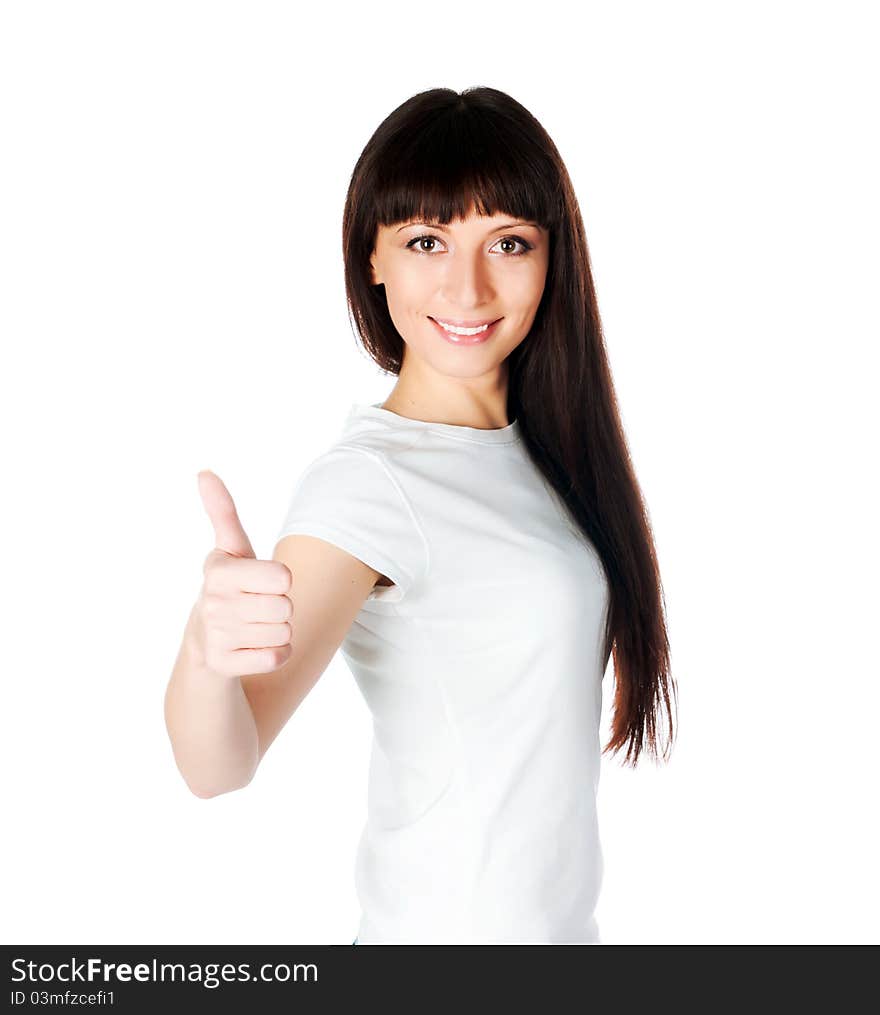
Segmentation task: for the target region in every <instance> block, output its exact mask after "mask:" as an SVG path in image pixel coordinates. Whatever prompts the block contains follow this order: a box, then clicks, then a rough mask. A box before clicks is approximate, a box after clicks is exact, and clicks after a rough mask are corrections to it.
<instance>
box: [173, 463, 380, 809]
mask: <svg viewBox="0 0 880 1015" xmlns="http://www.w3.org/2000/svg"><path fill="white" fill-rule="evenodd" d="M203 476H204V477H205V478H204V479H203V480H202V485H201V493H202V498H203V500H204V502H205V506H206V508H207V510H208V513H209V515H210V516H211V520H212V523H213V524H214V529H215V536H216V546H215V548H214V549H213V550H212V551H211V552H210V553H209V554H208V556H207V558H206V560H205V567H204V571H205V581H204V585H203V588H202V592H201V594H200V596H199V598H198V600H197V601H196V604H195V606H194V607H193V609H192V611H191V612H190V616H189V620H188V621H187V624H186V628H185V630H184V635H183V640H182V642H181V646H180V651H179V652H178V655H177V660H176V662H175V664H174V668H173V671H172V674H171V679H170V680H169V682H168V687H167V689H166V692H165V725H166V727H167V730H168V735H169V737H170V739H171V745H172V750H173V752H174V759H175V762H176V764H177V767H178V769H179V770H180V773H181V775H182V776H183V778H184V780H185V781H186V784H187V785H188V786H189V788H190V789H191V790H192V792H193V793H194V794H195V795H196V796H198V797H213V796H217V795H219V794H221V793H228V792H231V791H233V790H236V789H241V788H242V787H244V786H246V785H247V784H248V783H249V782H250V781H251V779H252V778H253V777H254V773H255V772H256V770H257V767H258V765H259V763H260V761H261V760H262V758H263V756H264V754H265V753H266V751H267V749H268V747H269V745H270V744H271V743H272V741H273V740H274V739H275V738H276V737H277V736H278V734H279V732H280V731H281V729H282V728H283V726H284V725H285V723H286V722H287V720H288V719H289V718H290V716H291V715H292V714H293V713H294V712H295V711H296V709H297V708H298V707H299V705H300V703H301V702H302V700H303V699H304V698H305V696H306V695H307V694H308V693H309V691H310V690H311V688H312V687H313V686H314V685H315V684H316V683H317V681H318V679H319V678H320V676H321V674H322V673H323V672H324V670H325V669H326V667H327V664H328V663H329V662H330V660H331V659H332V658H333V655H334V654H335V652H336V650H337V649H338V648H339V646H340V645H341V643H342V641H343V639H344V638H345V635H346V632H347V631H348V629H349V627H350V626H351V624H352V622H353V621H354V618H355V617H356V616H357V614H358V612H359V610H360V609H361V606H362V604H363V602H364V600H365V599H366V597H367V596H368V595H369V593H370V590H371V589H372V587H373V586H374V585H375V584H376V580H377V579H378V578H380V577H381V575H380V573H379V572H377V571H375V570H373V568H371V567H370V566H368V565H367V564H366V563H364V562H363V561H361V560H359V559H358V558H357V557H353V556H352V555H350V554H349V553H346V552H345V551H344V550H341V549H340V548H339V547H337V546H335V545H334V544H332V543H329V542H325V541H324V540H322V539H317V538H315V537H312V536H305V535H290V536H286V537H285V538H283V539H281V540H280V541H279V543H278V545H277V546H276V548H275V553H274V555H273V559H272V560H271V561H266V560H257V559H256V558H255V555H254V552H253V549H252V548H251V545H250V542H249V540H248V538H247V535H246V534H245V532H244V530H243V529H242V528H241V524H240V522H239V520H238V516H237V514H236V512H235V507H234V505H233V502H232V498H231V497H230V496H229V492H228V491H227V490H226V487H225V486H224V485H223V483H222V481H221V480H220V479H219V477H217V476H215V475H214V474H213V473H201V474H200V479H201V478H202V477H203Z"/></svg>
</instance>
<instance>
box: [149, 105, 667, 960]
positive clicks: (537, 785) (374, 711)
mask: <svg viewBox="0 0 880 1015" xmlns="http://www.w3.org/2000/svg"><path fill="white" fill-rule="evenodd" d="M511 152H516V153H517V157H516V158H511V156H510V153H511ZM342 239H343V255H344V265H345V285H346V295H347V298H348V303H349V307H350V309H351V312H352V318H353V320H354V323H355V325H356V328H357V331H358V335H359V337H360V339H361V341H362V342H363V345H364V347H365V348H366V350H367V351H368V353H369V354H370V355H371V356H372V358H373V360H374V361H375V362H376V364H377V365H378V366H379V367H380V368H381V369H383V370H385V371H386V372H387V373H389V374H391V375H394V376H395V378H396V381H395V384H394V387H393V389H392V390H391V392H390V393H389V395H388V397H387V398H386V399H385V402H384V404H378V403H369V404H364V403H356V404H354V405H353V406H352V408H351V411H350V413H349V416H348V418H347V419H346V420H345V423H344V425H343V427H342V429H341V432H340V433H339V435H338V436H337V438H336V439H335V440H334V441H333V442H332V443H331V445H330V447H329V448H328V449H327V450H326V451H325V452H324V453H323V454H321V455H319V457H318V458H317V459H315V460H314V461H312V462H311V463H309V464H308V465H307V467H306V468H305V469H304V470H303V471H302V472H301V473H300V476H299V478H298V480H297V481H296V483H295V484H294V487H293V491H292V494H291V496H290V500H289V504H288V508H287V512H286V515H285V516H284V519H283V523H282V525H281V528H280V530H279V532H278V536H277V542H276V548H275V554H274V559H273V561H255V560H252V559H251V558H252V557H253V550H252V549H251V547H250V543H249V542H248V541H247V539H246V536H245V535H244V533H243V531H241V530H240V526H239V525H238V523H237V520H236V517H235V512H234V507H233V506H232V503H231V499H229V498H228V494H226V495H225V496H222V497H221V496H220V494H221V493H222V491H220V490H219V488H216V489H215V491H214V498H213V500H214V514H215V516H216V518H217V523H216V524H217V528H218V531H219V533H220V535H219V536H218V540H220V539H221V538H222V537H223V536H224V533H226V537H225V542H221V541H218V547H220V546H224V545H225V546H227V547H228V550H227V551H223V550H221V549H217V550H216V551H215V553H214V555H213V556H212V561H211V566H210V567H209V569H208V577H207V578H206V584H210V585H211V586H212V587H211V589H209V592H211V594H210V595H209V596H208V597H207V600H206V602H207V605H208V606H209V607H210V608H209V609H207V610H205V609H204V608H203V609H202V614H203V615H204V620H205V622H206V624H207V629H208V630H210V631H212V632H213V634H212V639H209V640H212V646H209V648H211V651H210V652H209V653H208V655H209V656H210V657H212V658H213V659H216V660H218V661H219V663H221V664H222V665H223V672H224V673H226V674H227V675H230V674H231V677H232V679H231V680H228V681H227V682H225V683H224V682H222V681H220V680H219V677H218V676H214V675H211V674H210V673H205V672H204V667H202V669H201V670H200V669H199V663H198V662H195V663H193V662H192V661H191V660H192V659H193V658H196V659H201V658H204V657H205V651H204V649H205V637H204V636H202V635H201V634H198V635H197V637H196V642H195V644H196V649H195V650H194V651H193V652H192V653H183V655H182V657H181V659H182V661H181V663H180V666H179V672H178V674H177V678H176V680H175V689H174V693H173V694H171V696H170V698H169V706H168V712H169V716H170V720H171V721H170V726H171V727H172V729H173V734H172V735H173V736H174V737H175V740H176V743H177V745H178V749H179V751H180V753H181V757H182V758H183V763H184V767H186V768H187V770H188V771H190V772H191V773H194V775H193V779H194V784H195V783H197V785H198V788H200V789H201V790H202V792H203V794H204V795H216V793H217V792H224V791H228V790H229V788H231V787H236V788H238V787H241V786H244V785H246V784H247V783H248V782H249V781H250V779H252V778H253V775H254V771H255V770H256V768H257V766H258V765H259V763H260V761H261V759H262V757H263V755H264V754H265V751H266V749H267V748H268V746H269V744H270V743H271V742H272V741H273V739H274V738H275V737H276V736H277V735H278V733H279V731H280V730H281V728H282V727H283V725H284V724H285V722H286V721H287V720H288V719H289V717H290V715H291V714H292V713H293V712H294V711H295V710H296V708H297V707H298V706H299V704H300V703H301V701H302V700H303V698H304V697H305V695H306V694H308V693H309V689H310V688H311V687H312V686H314V684H315V682H316V681H317V680H318V679H319V677H320V676H321V673H322V672H323V671H324V669H325V668H326V666H327V664H328V662H329V660H330V659H331V658H332V657H333V654H334V653H335V651H336V650H337V648H338V649H339V650H340V651H341V653H342V655H343V657H344V659H345V662H346V663H347V665H348V667H349V669H350V671H351V673H352V675H353V677H354V679H355V681H356V683H357V685H358V688H359V690H360V691H361V693H362V695H363V697H364V700H365V702H366V704H367V706H368V708H369V711H370V713H371V717H372V728H373V741H372V746H371V752H370V761H369V791H368V794H367V805H368V808H367V809H368V815H367V821H366V824H365V825H364V828H363V832H362V835H361V838H360V841H359V842H358V846H357V856H356V862H355V885H356V890H357V894H358V899H359V901H360V903H361V909H362V912H361V922H360V926H359V928H358V933H357V936H356V938H355V941H354V943H355V944H359V945H363V944H368V945H369V944H389V943H404V944H419V943H424V944H427V943H437V944H444V943H445V944H454V943H461V944H499V943H520V944H527V943H532V944H594V943H598V941H599V929H598V924H597V921H596V916H595V909H596V904H597V901H598V896H599V889H600V884H601V878H602V869H603V862H602V850H601V846H600V841H599V834H598V819H597V806H596V793H597V788H598V780H599V772H600V767H601V765H600V763H601V760H602V759H601V754H602V748H601V739H600V735H599V730H600V716H601V712H602V699H603V693H602V691H603V678H604V674H605V670H606V667H607V664H608V661H609V659H610V658H611V657H612V656H613V658H614V676H615V695H614V709H613V729H612V732H611V737H610V739H609V742H608V743H607V744H606V746H605V751H606V752H615V751H619V750H621V749H622V748H624V747H625V748H626V749H627V750H626V757H625V762H628V763H632V764H635V763H636V761H637V760H638V758H639V756H640V753H641V752H642V751H643V750H648V751H649V752H650V753H652V754H654V755H655V756H656V755H658V753H659V751H658V745H659V741H660V738H659V737H658V736H657V733H658V716H660V714H661V713H662V710H663V709H664V708H665V710H666V714H667V716H668V718H669V724H670V736H671V731H672V710H671V701H670V694H669V692H670V687H671V688H672V690H673V691H674V682H672V680H671V676H670V675H669V673H668V665H669V645H668V641H667V637H666V628H665V619H664V615H663V608H662V607H663V604H662V588H661V585H660V578H659V572H658V568H657V558H656V553H655V552H654V546H653V540H652V536H651V531H650V527H649V524H648V520H647V513H646V509H645V506H644V504H643V502H642V498H641V493H640V490H639V486H638V483H637V481H636V478H635V475H634V473H633V470H632V464H631V460H630V457H629V453H628V449H627V445H626V441H625V438H624V434H623V428H622V425H621V420H620V416H619V413H618V409H617V400H616V397H615V392H614V388H613V384H612V381H611V374H610V370H609V366H608V360H607V355H606V350H605V345H604V339H603V335H602V329H601V324H600V321H599V315H598V310H597V300H596V294H595V291H594V287H593V282H592V276H591V271H590V264H589V257H588V252H587V246H586V239H585V237H584V230H583V222H582V219H581V215H580V211H579V209H578V206H577V201H576V199H575V196H574V192H573V189H572V186H571V181H570V179H569V176H568V173H567V171H566V169H565V166H564V165H563V162H562V159H561V158H560V156H559V153H558V152H557V150H556V148H555V146H554V144H553V142H552V140H551V139H550V138H549V136H548V135H547V133H546V131H544V129H543V128H542V127H541V125H540V124H539V123H538V121H537V120H536V119H535V118H534V117H533V116H532V115H531V114H530V113H529V112H528V111H527V110H526V109H525V108H524V107H523V106H522V105H520V104H519V103H518V102H517V101H516V100H514V99H513V98H511V97H510V96H509V95H506V94H505V93H503V92H500V91H498V90H496V89H492V88H473V89H468V90H466V91H464V92H462V93H458V92H455V91H452V90H451V89H446V88H438V89H432V90H430V91H427V92H422V93H420V94H418V95H415V96H413V97H412V98H411V99H409V100H407V101H406V102H404V103H403V104H402V105H401V106H400V107H399V108H398V109H396V110H394V111H393V112H392V113H391V114H390V115H389V116H388V117H387V118H386V120H385V121H384V122H383V123H382V124H380V126H379V128H378V129H377V130H376V132H375V133H374V135H373V136H372V138H371V139H370V140H369V142H368V143H367V145H366V147H365V148H364V150H363V152H362V154H361V156H360V158H359V159H358V162H357V165H356V166H355V168H354V172H353V174H352V178H351V182H350V186H349V190H348V194H347V197H346V203H345V209H344V212H343V237H342ZM207 492H208V494H209V495H210V493H211V491H210V489H209V490H208V491H207ZM210 499H211V498H210V496H209V500H210ZM212 517H213V516H212ZM209 579H210V582H209ZM243 582H247V583H248V584H247V587H248V588H251V589H253V591H254V592H257V591H261V592H263V593H264V594H263V595H252V594H251V593H250V592H248V593H245V595H242V593H241V589H243V588H245V585H244V584H242V583H243ZM202 614H200V616H201V615H202ZM260 617H262V618H263V621H262V622H259V623H257V622H254V621H255V620H256V619H258V618H260ZM218 618H219V619H218ZM202 627H204V625H202ZM202 627H199V626H198V625H196V630H197V631H198V632H201V630H202ZM257 646H260V648H257ZM242 650H243V651H244V654H245V655H243V653H242ZM261 652H262V654H260V653H261ZM255 653H257V654H256V655H255ZM267 656H268V660H267ZM245 657H246V658H247V659H250V660H251V661H252V663H254V664H255V663H256V662H257V661H259V662H260V664H261V666H262V669H258V668H257V667H256V666H255V668H254V670H253V672H249V673H245V674H244V675H243V676H240V677H239V676H238V673H239V672H240V671H239V670H238V667H241V666H242V665H244V664H243V663H242V661H241V660H242V658H245ZM194 673H195V674H196V676H195V677H193V674H194ZM199 673H201V676H199ZM218 688H219V690H218ZM248 709H250V711H248ZM664 756H665V754H664Z"/></svg>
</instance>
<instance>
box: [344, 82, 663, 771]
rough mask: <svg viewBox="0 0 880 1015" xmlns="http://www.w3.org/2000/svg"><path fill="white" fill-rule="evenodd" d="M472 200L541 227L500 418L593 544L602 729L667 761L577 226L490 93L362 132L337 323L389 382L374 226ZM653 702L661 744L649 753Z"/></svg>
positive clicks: (645, 555)
mask: <svg viewBox="0 0 880 1015" xmlns="http://www.w3.org/2000/svg"><path fill="white" fill-rule="evenodd" d="M472 208H476V209H477V212H478V214H480V215H495V214H501V213H504V214H507V215H510V216H511V217H512V218H522V219H527V220H530V221H534V222H538V223H539V224H540V225H542V226H543V227H544V228H545V229H547V230H548V231H549V236H550V261H549V265H548V270H547V279H546V283H545V287H544V292H543V294H542V297H541V302H540V305H539V307H538V311H537V313H536V315H535V319H534V321H533V324H532V327H531V330H530V331H529V334H528V336H527V337H526V338H525V339H524V340H523V341H522V342H521V343H520V345H519V346H517V348H516V349H515V350H514V351H513V352H512V353H511V354H510V356H509V357H508V366H509V377H508V404H507V411H508V418H509V419H516V420H518V422H519V427H520V431H521V433H522V438H523V441H524V444H525V447H526V450H527V452H528V454H529V456H530V457H531V459H532V461H533V462H534V463H535V465H536V467H537V468H538V469H539V470H540V471H541V473H542V474H543V475H544V476H545V477H546V479H547V481H548V482H549V483H550V484H551V485H552V487H553V488H554V489H555V490H556V491H557V493H558V494H559V495H560V497H561V498H562V499H563V501H564V502H565V504H566V505H567V506H568V509H569V511H570V512H571V515H572V518H573V519H574V520H575V522H576V523H577V525H578V527H579V528H580V530H581V532H583V534H584V535H585V536H586V537H587V539H589V540H590V542H591V543H592V545H593V547H594V548H595V550H596V552H597V553H598V555H599V557H600V559H601V561H602V565H603V568H604V571H605V576H606V579H607V581H608V586H609V590H610V605H609V610H608V613H607V617H606V625H605V632H604V660H605V664H606V666H607V663H608V659H609V658H610V657H611V656H612V655H613V658H614V674H615V693H614V704H613V720H612V734H611V738H610V740H609V742H608V744H607V745H606V746H605V748H604V750H603V753H605V752H617V751H619V750H620V749H621V748H623V747H624V746H626V748H627V750H626V755H625V757H624V764H630V765H631V766H632V767H635V765H636V763H637V761H638V759H639V755H640V754H641V752H642V750H643V749H646V750H647V752H648V754H649V755H651V756H652V758H653V759H654V760H655V761H656V760H659V759H660V758H661V757H662V759H663V760H667V759H668V757H669V753H670V751H671V747H672V743H673V740H674V736H675V733H674V725H675V724H674V722H673V711H672V706H671V701H670V690H671V691H672V694H673V697H674V698H675V701H676V715H677V688H676V684H675V681H674V679H673V678H672V676H671V674H670V666H669V663H670V658H669V657H670V650H669V639H668V635H667V629H666V621H665V616H664V611H665V599H664V596H663V588H662V583H661V580H660V572H659V567H658V563H657V554H656V551H655V547H654V539H653V535H652V531H651V525H650V520H649V517H648V512H647V509H646V507H645V503H644V499H643V497H642V493H641V490H640V488H639V484H638V482H637V480H636V476H635V471H634V468H633V464H632V461H631V459H630V454H629V449H628V447H627V442H626V438H625V435H624V430H623V424H622V421H621V416H620V412H619V410H618V406H617V399H616V396H615V392H614V385H613V382H612V378H611V371H610V368H609V364H608V356H607V352H606V349H605V339H604V335H603V332H602V323H601V321H600V318H599V311H598V307H597V300H596V292H595V287H594V284H593V276H592V270H591V267H590V256H589V252H588V249H587V241H586V235H585V231H584V224H583V219H582V217H581V212H580V208H579V206H578V202H577V198H576V197H575V193H574V188H573V187H572V184H571V180H570V178H569V175H568V171H567V170H566V168H565V165H564V163H563V161H562V158H561V156H560V154H559V152H558V151H557V149H556V146H555V145H554V143H553V141H552V140H551V138H550V136H549V135H548V134H547V132H546V131H545V130H544V128H543V127H542V126H541V124H540V123H539V122H538V121H537V120H536V119H535V117H534V116H532V114H531V113H529V111H528V110H527V109H525V107H524V106H522V105H521V104H520V103H519V102H517V101H516V100H515V99H513V98H511V96H509V95H507V94H506V93H504V92H501V91H498V90H497V89H495V88H488V87H474V88H468V89H465V90H464V91H463V92H456V91H454V90H452V89H451V88H433V89H430V90H428V91H423V92H419V93H418V94H417V95H414V96H412V98H410V99H407V101H406V102H404V103H402V104H401V105H400V106H398V107H397V109H395V110H394V111H393V112H392V113H391V114H390V115H389V116H388V117H387V118H386V119H385V120H383V121H382V123H381V124H380V125H379V127H378V128H377V129H376V131H375V133H374V134H373V136H372V137H371V138H370V140H369V141H368V143H367V145H366V147H365V148H364V150H363V152H362V153H361V155H360V157H359V159H358V161H357V164H356V165H355V168H354V171H353V173H352V177H351V182H350V184H349V188H348V193H347V196H346V201H345V209H344V213H343V227H342V247H343V258H344V264H345V288H346V297H347V300H348V306H349V308H350V312H351V317H352V322H353V324H354V327H355V329H356V331H357V334H358V336H359V338H360V341H361V342H362V343H363V346H364V348H365V349H366V351H367V353H368V354H369V355H370V357H371V358H372V359H373V360H374V361H375V362H376V363H377V364H378V366H379V367H380V368H381V369H382V370H384V371H386V372H388V373H391V374H394V375H397V374H399V372H400V368H401V365H402V363H403V353H404V342H403V339H402V338H401V336H400V334H399V333H398V332H397V329H396V328H395V327H394V324H393V323H392V320H391V317H390V315H389V313H388V305H387V302H386V298H385V288H384V286H383V285H373V284H372V281H371V278H370V257H371V255H372V253H373V249H374V245H375V240H376V233H377V227H378V226H379V225H380V224H381V225H389V226H390V225H395V224H397V223H400V222H405V221H408V220H410V219H413V218H419V219H423V220H426V221H431V222H438V223H442V224H447V223H449V222H450V221H451V220H452V219H453V218H456V219H462V218H465V217H466V216H467V215H468V214H469V213H470V211H471V209H472ZM661 710H665V716H666V719H667V727H668V729H667V736H666V743H665V745H664V746H663V750H662V754H661V752H660V751H659V750H658V745H659V742H660V737H659V735H658V733H659V731H658V717H659V716H660V714H661Z"/></svg>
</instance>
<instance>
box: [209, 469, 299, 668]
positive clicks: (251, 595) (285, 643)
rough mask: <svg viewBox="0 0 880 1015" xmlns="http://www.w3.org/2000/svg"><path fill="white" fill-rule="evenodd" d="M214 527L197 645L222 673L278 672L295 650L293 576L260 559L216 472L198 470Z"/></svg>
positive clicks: (274, 562)
mask: <svg viewBox="0 0 880 1015" xmlns="http://www.w3.org/2000/svg"><path fill="white" fill-rule="evenodd" d="M198 481H199V493H200V495H201V498H202V503H203V504H204V506H205V511H207V513H208V517H209V518H210V519H211V524H212V525H213V526H214V549H213V550H211V552H210V553H209V554H208V555H207V557H206V558H205V563H204V566H203V568H202V570H203V572H204V582H203V584H202V589H201V592H200V594H199V598H198V601H197V602H196V605H195V608H194V610H193V622H194V632H195V638H196V648H197V650H198V651H199V652H200V653H201V655H202V658H203V659H204V661H205V665H206V666H207V667H208V668H209V669H210V670H211V671H213V672H214V673H217V674H219V675H220V676H223V677H242V676H245V675H246V674H249V673H270V672H271V671H273V670H277V669H278V668H279V667H280V666H281V665H282V664H283V663H284V662H286V660H287V659H288V658H289V657H290V654H291V651H292V649H291V644H290V639H291V634H292V632H291V626H290V618H291V617H292V615H293V600H292V599H291V598H290V590H291V585H292V583H293V575H292V574H291V572H290V569H289V568H288V567H287V565H286V564H282V563H281V561H277V560H257V559H256V554H255V553H254V550H253V547H252V546H251V543H250V540H249V539H248V537H247V533H246V532H245V531H244V529H243V528H242V524H241V521H240V520H239V517H238V512H237V511H236V510H235V504H234V503H233V500H232V497H231V496H230V494H229V491H228V490H227V489H226V486H225V485H224V483H223V481H222V480H221V479H220V477H219V476H217V475H216V474H215V473H213V472H210V471H208V470H203V471H202V472H200V473H199V474H198Z"/></svg>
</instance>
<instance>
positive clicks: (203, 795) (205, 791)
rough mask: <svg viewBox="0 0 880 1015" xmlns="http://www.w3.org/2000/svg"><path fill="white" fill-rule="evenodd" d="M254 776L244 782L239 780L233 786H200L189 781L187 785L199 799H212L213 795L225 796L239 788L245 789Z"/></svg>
mask: <svg viewBox="0 0 880 1015" xmlns="http://www.w3.org/2000/svg"><path fill="white" fill-rule="evenodd" d="M252 778H253V776H251V778H249V779H247V780H245V781H244V782H238V783H235V785H232V786H199V785H196V784H194V783H189V782H188V783H187V786H188V787H189V791H190V792H191V793H192V795H193V796H196V797H198V798H199V800H210V799H211V798H212V797H216V796H223V795H224V794H226V793H235V792H236V791H237V790H241V789H244V788H245V787H246V786H249V785H250V782H251V779H252Z"/></svg>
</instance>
